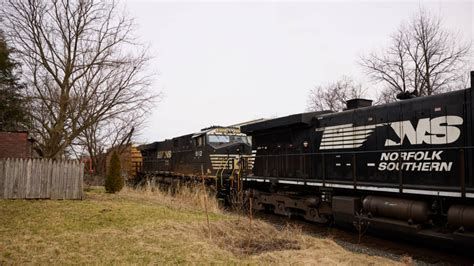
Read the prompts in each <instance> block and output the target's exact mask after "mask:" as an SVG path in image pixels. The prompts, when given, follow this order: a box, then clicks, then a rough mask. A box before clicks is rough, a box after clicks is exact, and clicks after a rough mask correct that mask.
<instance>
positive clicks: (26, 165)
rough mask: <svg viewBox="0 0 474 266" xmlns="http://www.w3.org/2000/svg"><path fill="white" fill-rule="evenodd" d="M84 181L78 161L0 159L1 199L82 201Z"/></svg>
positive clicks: (81, 167)
mask: <svg viewBox="0 0 474 266" xmlns="http://www.w3.org/2000/svg"><path fill="white" fill-rule="evenodd" d="M83 179H84V166H83V164H82V163H80V162H76V161H59V160H58V161H53V160H48V159H0V199H2V198H3V199H82V198H83V191H82V188H83V185H82V182H83Z"/></svg>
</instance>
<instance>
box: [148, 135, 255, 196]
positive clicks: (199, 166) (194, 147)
mask: <svg viewBox="0 0 474 266" xmlns="http://www.w3.org/2000/svg"><path fill="white" fill-rule="evenodd" d="M251 145H252V143H251V138H249V137H247V136H246V135H245V134H242V133H240V130H239V129H238V128H236V127H219V126H214V127H210V128H205V129H202V130H201V131H200V132H197V133H193V134H188V135H184V136H180V137H176V138H173V139H168V140H165V141H160V142H154V143H151V144H147V145H142V146H140V147H139V149H140V151H141V153H142V157H143V162H142V167H141V170H140V177H141V180H143V178H147V177H153V178H154V180H157V178H159V180H158V181H164V182H167V183H171V182H175V181H178V180H179V181H185V180H197V181H201V180H202V181H204V182H206V183H207V184H209V185H215V186H216V188H217V189H218V191H219V192H220V193H223V194H226V193H229V190H230V189H232V188H234V187H238V186H240V185H241V179H240V177H242V176H244V175H248V171H250V170H251V169H252V167H253V156H252V150H251ZM238 188H239V189H240V187H238Z"/></svg>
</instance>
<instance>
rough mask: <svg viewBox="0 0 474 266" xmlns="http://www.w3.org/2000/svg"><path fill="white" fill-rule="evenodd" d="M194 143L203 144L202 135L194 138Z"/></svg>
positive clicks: (197, 145) (200, 145) (199, 145)
mask: <svg viewBox="0 0 474 266" xmlns="http://www.w3.org/2000/svg"><path fill="white" fill-rule="evenodd" d="M194 143H195V145H196V147H202V146H204V136H199V137H197V138H195V139H194Z"/></svg>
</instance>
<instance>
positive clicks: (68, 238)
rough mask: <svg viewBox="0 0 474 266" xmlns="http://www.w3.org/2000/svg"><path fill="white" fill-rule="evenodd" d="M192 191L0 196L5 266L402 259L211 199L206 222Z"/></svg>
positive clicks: (345, 262) (1, 256) (0, 260)
mask: <svg viewBox="0 0 474 266" xmlns="http://www.w3.org/2000/svg"><path fill="white" fill-rule="evenodd" d="M187 189H189V190H187ZM194 189H195V188H182V190H180V191H181V192H179V193H170V192H163V191H157V190H154V189H153V188H146V189H143V190H132V189H126V190H124V191H123V192H121V193H119V194H105V193H103V190H102V189H100V190H97V189H95V190H94V189H93V190H92V191H90V192H88V193H87V194H86V196H87V197H86V200H83V201H25V200H17V201H6V200H0V213H1V214H2V215H1V216H0V224H2V227H0V264H25V263H34V264H117V263H127V264H163V263H167V264H210V263H215V264H285V265H286V264H325V265H326V264H333V265H336V264H337V265H366V264H369V265H391V264H396V263H397V262H394V261H391V260H388V259H385V258H380V257H374V256H368V255H364V254H355V253H352V252H349V251H347V250H345V249H343V248H342V247H340V246H339V245H338V244H336V243H335V242H334V241H332V240H328V239H321V238H316V237H312V236H308V235H306V234H304V233H303V232H302V231H301V230H300V229H299V228H298V227H294V226H286V227H284V228H276V227H275V226H273V225H272V224H269V223H266V222H263V221H260V220H258V219H257V220H252V222H250V220H249V219H248V218H247V217H245V216H237V215H229V214H226V213H225V212H224V211H222V210H219V208H218V204H217V201H216V200H215V199H214V198H211V197H209V198H208V207H209V210H210V212H209V222H210V226H209V227H208V226H207V217H206V214H205V212H204V211H203V208H204V209H205V207H204V203H203V201H204V200H205V198H203V197H202V196H201V195H199V192H198V191H195V190H194ZM198 189H199V188H198ZM170 194H173V195H174V196H173V197H171V196H170ZM208 228H210V229H211V230H210V231H211V232H210V233H211V237H209V229H208Z"/></svg>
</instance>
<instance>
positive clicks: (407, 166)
mask: <svg viewBox="0 0 474 266" xmlns="http://www.w3.org/2000/svg"><path fill="white" fill-rule="evenodd" d="M442 153H443V151H409V152H383V153H382V155H381V156H380V163H379V166H378V170H379V171H399V170H402V171H422V172H428V171H437V172H442V171H451V167H452V166H453V162H443V161H442V158H441V154H442Z"/></svg>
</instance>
